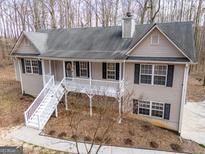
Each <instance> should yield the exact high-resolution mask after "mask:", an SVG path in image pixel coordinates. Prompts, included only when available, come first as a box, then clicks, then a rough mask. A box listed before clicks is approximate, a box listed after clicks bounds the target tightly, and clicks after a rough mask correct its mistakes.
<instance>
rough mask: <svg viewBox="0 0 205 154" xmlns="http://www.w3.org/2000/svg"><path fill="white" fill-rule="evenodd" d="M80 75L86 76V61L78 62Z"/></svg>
mask: <svg viewBox="0 0 205 154" xmlns="http://www.w3.org/2000/svg"><path fill="white" fill-rule="evenodd" d="M80 76H81V77H88V63H87V62H80Z"/></svg>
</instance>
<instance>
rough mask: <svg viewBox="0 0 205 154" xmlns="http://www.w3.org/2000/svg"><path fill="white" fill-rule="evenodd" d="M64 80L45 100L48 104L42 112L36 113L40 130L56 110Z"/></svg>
mask: <svg viewBox="0 0 205 154" xmlns="http://www.w3.org/2000/svg"><path fill="white" fill-rule="evenodd" d="M64 80H65V78H64V79H63V80H62V81H61V82H60V83H59V84H58V86H57V87H56V88H55V89H54V91H52V95H51V97H48V98H47V99H48V100H47V102H48V103H46V106H45V107H44V110H42V111H41V112H40V113H38V128H39V129H40V130H41V129H42V128H43V127H44V125H45V124H46V123H47V121H48V120H49V117H50V116H51V115H52V114H53V111H54V110H55V109H56V106H57V105H58V103H59V101H60V100H61V98H62V97H63V95H64V91H65V89H64V87H63V82H64ZM45 109H46V110H45ZM45 116H47V117H45Z"/></svg>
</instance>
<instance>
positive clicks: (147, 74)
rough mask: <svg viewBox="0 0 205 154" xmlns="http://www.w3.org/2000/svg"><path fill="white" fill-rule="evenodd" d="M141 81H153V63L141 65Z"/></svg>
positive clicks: (146, 82) (148, 82)
mask: <svg viewBox="0 0 205 154" xmlns="http://www.w3.org/2000/svg"><path fill="white" fill-rule="evenodd" d="M140 70H141V78H140V82H141V83H144V84H151V83H152V65H141V69H140Z"/></svg>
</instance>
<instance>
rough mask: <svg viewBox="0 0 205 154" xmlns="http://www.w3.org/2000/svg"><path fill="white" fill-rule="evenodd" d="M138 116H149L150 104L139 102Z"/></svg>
mask: <svg viewBox="0 0 205 154" xmlns="http://www.w3.org/2000/svg"><path fill="white" fill-rule="evenodd" d="M138 113H139V114H144V115H149V114H150V102H148V101H139V112H138Z"/></svg>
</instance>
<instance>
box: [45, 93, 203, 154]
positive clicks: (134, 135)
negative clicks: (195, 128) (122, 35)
mask: <svg viewBox="0 0 205 154" xmlns="http://www.w3.org/2000/svg"><path fill="white" fill-rule="evenodd" d="M71 97H73V96H70V99H69V103H70V104H69V108H72V105H71V104H73V103H74V102H72V100H73V99H72V98H71ZM78 99H79V102H78V104H79V106H80V107H79V108H75V110H72V111H71V110H68V111H66V110H65V107H64V104H63V103H61V104H59V106H58V109H59V112H58V114H59V115H58V117H57V118H54V117H52V118H51V119H50V120H49V122H48V123H47V125H46V127H45V128H44V130H43V133H44V134H46V135H48V136H53V137H57V138H63V139H67V140H75V139H77V140H78V141H80V142H91V141H92V140H94V141H95V142H96V143H103V144H108V145H115V146H125V147H137V148H148V149H158V150H165V151H177V152H189V153H205V148H203V147H201V146H200V145H199V144H197V143H195V142H193V141H189V140H185V139H180V137H179V136H178V135H177V134H176V133H175V132H173V131H168V130H166V129H162V128H159V127H155V126H153V125H151V124H149V123H147V122H144V121H141V120H138V119H136V118H130V117H128V116H126V117H124V118H123V121H122V123H121V124H119V123H118V122H115V123H114V125H113V126H112V129H110V132H108V134H106V135H105V134H103V131H101V130H100V129H99V131H98V132H97V135H96V137H95V139H93V136H94V133H95V130H96V127H97V123H98V118H97V114H96V111H97V110H98V109H97V108H94V109H93V113H94V114H93V116H92V117H90V116H89V112H88V106H86V105H84V104H83V102H82V100H83V99H82V98H80V97H79V96H78ZM80 104H81V105H80ZM76 106H78V105H76ZM72 112H73V113H74V114H73V113H72ZM73 116H75V117H74V118H72V119H83V120H81V121H80V123H79V125H78V128H77V129H75V128H71V127H72V126H71V125H70V122H71V121H70V120H71V119H70V117H73ZM103 125H105V124H104V123H102V128H103ZM104 136H106V138H107V137H108V140H106V142H99V140H100V141H102V138H104ZM107 141H108V142H107Z"/></svg>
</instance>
